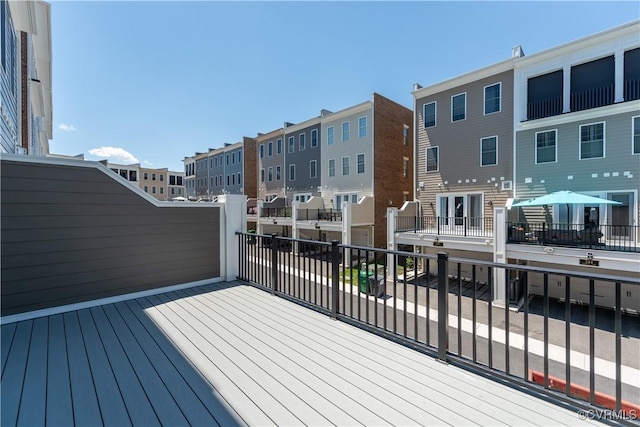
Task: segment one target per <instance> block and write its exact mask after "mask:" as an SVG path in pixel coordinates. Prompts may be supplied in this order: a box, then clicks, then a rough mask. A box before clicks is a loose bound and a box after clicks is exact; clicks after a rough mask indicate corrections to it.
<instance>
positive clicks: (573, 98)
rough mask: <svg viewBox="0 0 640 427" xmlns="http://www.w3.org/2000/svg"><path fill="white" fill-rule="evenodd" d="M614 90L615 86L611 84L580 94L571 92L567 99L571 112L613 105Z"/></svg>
mask: <svg viewBox="0 0 640 427" xmlns="http://www.w3.org/2000/svg"><path fill="white" fill-rule="evenodd" d="M614 88H615V85H613V84H611V85H605V86H601V87H596V88H592V89H589V90H583V91H580V92H571V94H570V97H569V100H570V101H569V102H570V105H571V111H580V110H586V109H589V108H596V107H602V106H604V105H611V104H613V101H614Z"/></svg>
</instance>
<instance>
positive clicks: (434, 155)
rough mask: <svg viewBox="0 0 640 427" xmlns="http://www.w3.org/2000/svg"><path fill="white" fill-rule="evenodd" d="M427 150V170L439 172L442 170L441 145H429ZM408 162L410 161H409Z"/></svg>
mask: <svg viewBox="0 0 640 427" xmlns="http://www.w3.org/2000/svg"><path fill="white" fill-rule="evenodd" d="M425 152H426V165H427V172H438V171H439V170H440V147H429V148H427V150H426V151H425ZM407 163H409V162H408V161H407Z"/></svg>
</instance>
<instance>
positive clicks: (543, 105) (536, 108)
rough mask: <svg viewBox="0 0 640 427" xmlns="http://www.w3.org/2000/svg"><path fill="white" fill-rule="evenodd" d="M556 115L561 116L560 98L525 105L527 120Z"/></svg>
mask: <svg viewBox="0 0 640 427" xmlns="http://www.w3.org/2000/svg"><path fill="white" fill-rule="evenodd" d="M558 114H562V96H556V97H554V98H548V99H543V100H541V101H535V102H528V103H527V119H528V120H535V119H541V118H543V117H550V116H557V115H558Z"/></svg>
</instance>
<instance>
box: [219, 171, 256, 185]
mask: <svg viewBox="0 0 640 427" xmlns="http://www.w3.org/2000/svg"><path fill="white" fill-rule="evenodd" d="M221 178H222V177H221ZM220 181H222V179H221V180H220ZM260 182H264V169H260Z"/></svg>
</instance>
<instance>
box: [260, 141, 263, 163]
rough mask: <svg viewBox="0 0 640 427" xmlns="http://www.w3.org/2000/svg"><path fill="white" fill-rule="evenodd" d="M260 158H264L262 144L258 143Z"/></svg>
mask: <svg viewBox="0 0 640 427" xmlns="http://www.w3.org/2000/svg"><path fill="white" fill-rule="evenodd" d="M260 158H261V159H264V144H260Z"/></svg>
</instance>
